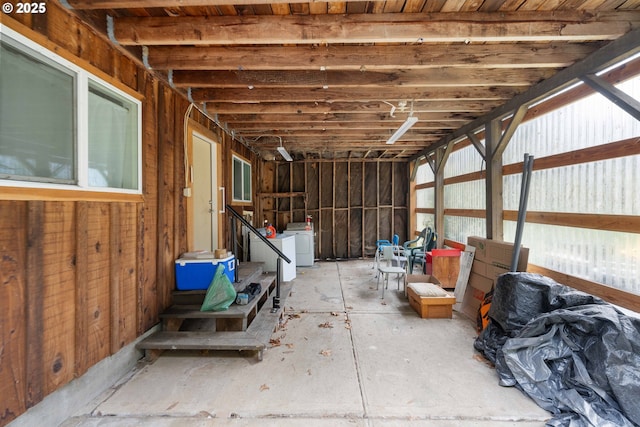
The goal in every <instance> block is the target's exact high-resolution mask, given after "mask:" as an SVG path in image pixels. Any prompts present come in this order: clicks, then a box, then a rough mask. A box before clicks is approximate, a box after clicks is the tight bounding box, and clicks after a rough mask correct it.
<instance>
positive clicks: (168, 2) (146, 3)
mask: <svg viewBox="0 0 640 427" xmlns="http://www.w3.org/2000/svg"><path fill="white" fill-rule="evenodd" d="M312 1H313V0H312ZM316 1H317V0H316ZM322 1H323V2H325V3H332V2H350V1H361V0H322ZM373 1H384V0H373ZM66 3H68V4H69V6H70V7H71V8H72V9H78V10H96V9H137V8H147V7H157V8H170V9H173V8H175V7H178V6H179V7H198V6H207V7H212V6H227V5H242V6H252V5H263V4H264V0H179V1H176V0H135V1H132V0H67V1H66ZM289 3H293V4H298V3H309V0H269V4H289Z"/></svg>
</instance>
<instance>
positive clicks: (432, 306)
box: [407, 288, 456, 319]
mask: <svg viewBox="0 0 640 427" xmlns="http://www.w3.org/2000/svg"><path fill="white" fill-rule="evenodd" d="M407 298H409V305H410V306H411V307H412V308H413V309H414V310H415V311H416V313H418V314H419V315H420V317H421V318H422V319H451V317H452V315H453V313H452V307H453V304H455V302H456V297H454V296H453V295H450V296H447V297H421V296H420V295H417V294H416V293H415V291H414V290H413V289H412V288H408V289H407Z"/></svg>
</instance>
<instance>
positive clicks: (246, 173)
mask: <svg viewBox="0 0 640 427" xmlns="http://www.w3.org/2000/svg"><path fill="white" fill-rule="evenodd" d="M232 162H233V164H232V174H233V201H234V202H241V203H251V164H250V163H249V162H248V161H246V160H245V159H243V158H241V157H239V156H236V155H235V154H234V155H232Z"/></svg>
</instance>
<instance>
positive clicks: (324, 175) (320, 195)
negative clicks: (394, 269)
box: [256, 159, 409, 259]
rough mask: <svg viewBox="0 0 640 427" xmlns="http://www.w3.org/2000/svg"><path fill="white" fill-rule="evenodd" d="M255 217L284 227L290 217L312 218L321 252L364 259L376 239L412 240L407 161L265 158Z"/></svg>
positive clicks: (324, 256) (320, 254)
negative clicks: (258, 213) (285, 159)
mask: <svg viewBox="0 0 640 427" xmlns="http://www.w3.org/2000/svg"><path fill="white" fill-rule="evenodd" d="M259 173H260V177H261V178H262V179H261V181H260V182H259V185H260V187H259V188H258V201H259V203H260V205H259V207H258V212H261V217H258V218H257V220H256V222H257V223H258V224H261V223H262V221H263V220H265V219H266V220H267V221H268V222H271V223H272V224H273V225H274V226H275V227H276V229H278V230H284V229H285V227H286V225H287V223H289V222H304V221H305V218H306V216H307V215H311V216H312V218H313V223H314V229H315V232H316V240H315V245H316V257H317V258H319V259H340V258H344V259H347V258H362V257H370V256H373V255H374V253H375V248H376V241H377V240H379V239H387V240H391V238H392V236H393V235H394V234H398V236H399V237H400V242H401V243H402V242H404V241H406V240H407V221H408V203H409V201H408V188H409V182H408V181H409V175H408V172H407V163H405V162H398V161H385V160H376V161H367V160H361V159H360V160H332V161H305V162H293V163H275V162H261V163H260V172H259Z"/></svg>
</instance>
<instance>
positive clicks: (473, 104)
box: [206, 99, 499, 115]
mask: <svg viewBox="0 0 640 427" xmlns="http://www.w3.org/2000/svg"><path fill="white" fill-rule="evenodd" d="M498 104H499V101H494V102H493V103H492V102H488V101H466V100H464V99H461V100H458V101H420V102H414V103H413V112H414V113H435V112H454V113H465V112H466V113H468V112H474V111H475V112H479V111H488V110H490V109H491V108H493V107H496V106H498ZM393 107H395V108H396V110H395V113H394V114H401V113H407V112H409V111H410V109H411V105H410V104H407V105H406V106H405V107H404V109H403V108H400V106H399V105H398V103H397V102H396V103H395V105H393ZM206 108H207V111H209V112H212V113H217V114H289V115H290V114H324V113H326V114H330V113H352V114H358V113H389V112H390V111H391V105H389V104H386V103H384V102H381V101H370V102H332V103H328V102H291V103H285V102H260V103H233V102H207V103H206Z"/></svg>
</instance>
